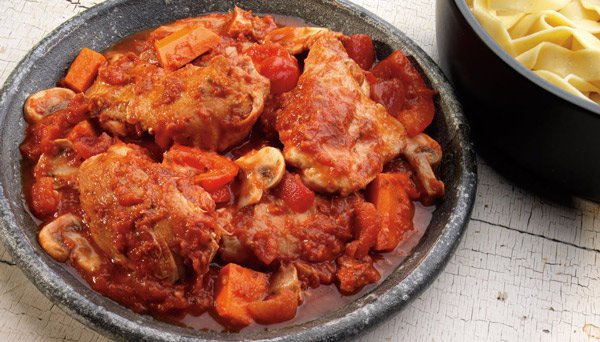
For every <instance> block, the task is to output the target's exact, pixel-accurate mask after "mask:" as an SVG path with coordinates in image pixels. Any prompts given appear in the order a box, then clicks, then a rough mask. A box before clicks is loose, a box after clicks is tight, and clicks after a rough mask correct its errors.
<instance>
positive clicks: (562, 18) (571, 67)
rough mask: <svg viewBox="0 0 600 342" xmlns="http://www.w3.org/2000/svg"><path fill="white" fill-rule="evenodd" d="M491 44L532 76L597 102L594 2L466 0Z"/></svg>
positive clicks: (599, 30) (599, 66) (599, 18)
mask: <svg viewBox="0 0 600 342" xmlns="http://www.w3.org/2000/svg"><path fill="white" fill-rule="evenodd" d="M466 2H467V5H469V8H470V9H471V11H472V12H473V14H474V15H475V17H476V18H477V20H478V21H479V22H480V23H481V25H482V26H483V28H484V29H485V30H486V31H487V32H488V33H489V34H490V35H491V36H492V38H494V39H495V40H496V42H497V43H498V44H499V45H500V46H501V47H502V48H503V49H504V50H506V51H507V52H508V53H509V54H510V55H512V56H513V57H514V58H515V59H516V60H517V61H519V62H520V63H522V64H523V65H524V66H525V67H527V68H528V69H530V70H532V71H533V72H534V73H535V74H537V75H538V76H540V77H541V78H543V79H545V80H546V81H548V82H550V83H552V84H554V85H555V86H557V87H559V88H562V89H564V90H566V91H568V92H570V93H573V94H575V95H577V96H580V97H583V98H586V99H589V100H591V101H593V102H595V103H597V104H600V0H466Z"/></svg>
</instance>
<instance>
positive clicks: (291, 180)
mask: <svg viewBox="0 0 600 342" xmlns="http://www.w3.org/2000/svg"><path fill="white" fill-rule="evenodd" d="M275 191H276V193H277V196H278V197H279V198H281V199H282V200H283V201H284V202H285V204H287V206H288V207H290V209H292V210H293V211H295V212H298V213H303V212H305V211H307V210H308V209H309V208H310V207H312V205H313V202H314V201H315V193H314V192H313V191H312V190H310V189H309V188H308V187H306V185H304V183H302V180H301V179H300V176H298V175H296V174H292V173H289V172H286V173H285V175H284V176H283V178H282V179H281V183H279V185H278V186H277V189H276V190H275Z"/></svg>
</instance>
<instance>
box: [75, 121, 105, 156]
mask: <svg viewBox="0 0 600 342" xmlns="http://www.w3.org/2000/svg"><path fill="white" fill-rule="evenodd" d="M67 139H68V140H69V141H70V142H71V143H72V144H73V150H74V151H75V153H76V154H77V157H78V158H80V159H82V160H83V159H88V158H90V157H92V156H95V155H96V154H99V153H102V152H106V150H108V148H109V147H110V145H111V144H112V139H111V138H110V136H108V135H107V134H106V133H102V134H101V135H100V136H97V135H96V131H95V130H94V128H93V127H92V125H91V124H90V122H89V121H87V120H84V121H81V122H80V123H78V124H77V125H75V127H73V129H71V131H70V132H69V134H67Z"/></svg>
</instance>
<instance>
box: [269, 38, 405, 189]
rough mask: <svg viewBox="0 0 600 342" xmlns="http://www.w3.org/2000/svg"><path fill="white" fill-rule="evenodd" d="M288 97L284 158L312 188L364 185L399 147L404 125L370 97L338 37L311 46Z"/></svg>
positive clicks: (281, 122)
mask: <svg viewBox="0 0 600 342" xmlns="http://www.w3.org/2000/svg"><path fill="white" fill-rule="evenodd" d="M287 95H288V96H287V97H286V98H285V100H284V101H283V105H282V109H281V110H280V112H279V113H278V115H277V125H276V128H277V131H278V132H279V138H280V140H281V142H282V143H283V144H284V146H285V147H284V150H283V152H284V156H285V158H286V161H287V162H289V163H290V164H291V165H294V166H296V167H298V168H300V169H301V171H302V178H303V180H304V181H305V183H306V185H307V186H309V187H310V188H312V189H314V190H317V191H323V192H329V193H335V192H339V193H340V194H341V195H343V196H345V195H348V194H350V193H352V192H354V191H356V190H359V189H362V188H364V187H365V186H366V185H367V184H369V183H370V182H371V181H372V180H373V179H374V178H375V176H376V175H377V173H379V172H381V170H382V168H383V165H384V163H385V162H387V161H389V160H391V159H392V158H394V157H395V156H396V155H398V153H399V151H400V150H401V149H402V145H403V141H404V136H405V130H404V127H403V126H402V124H401V123H400V122H399V121H397V120H396V119H395V118H393V117H392V116H390V115H389V114H388V113H387V111H386V110H385V108H384V107H383V106H382V105H380V104H378V103H376V102H374V101H373V100H371V99H370V98H369V84H368V82H367V80H366V77H365V75H364V73H363V71H362V70H361V69H360V67H359V66H358V64H356V62H354V61H353V60H352V59H351V58H349V57H348V54H347V53H346V51H345V50H344V46H343V45H342V43H341V42H340V41H339V40H338V39H337V38H336V37H333V36H324V37H322V38H319V39H318V40H317V41H316V42H315V43H314V44H312V46H311V47H310V52H309V54H308V57H307V58H306V60H305V62H304V72H303V74H302V76H301V77H300V80H299V81H298V86H297V87H296V88H294V90H292V91H291V92H290V93H289V94H287Z"/></svg>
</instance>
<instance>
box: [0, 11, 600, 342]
mask: <svg viewBox="0 0 600 342" xmlns="http://www.w3.org/2000/svg"><path fill="white" fill-rule="evenodd" d="M99 2H101V1H96V0H68V1H67V0H47V1H43V0H37V1H34V0H27V1H23V0H0V83H3V82H4V81H5V79H6V78H7V77H8V75H9V73H10V72H11V71H12V70H13V68H14V67H15V66H16V64H17V62H18V61H19V60H20V59H21V58H22V57H23V56H24V55H25V54H26V53H27V51H28V50H29V49H30V48H31V47H32V46H33V45H34V44H35V43H36V42H37V41H39V40H40V39H41V38H42V37H43V36H45V35H46V34H48V33H49V32H50V31H51V30H52V29H54V28H55V27H56V26H58V25H59V24H60V23H62V22H64V21H65V20H67V19H68V18H70V17H72V16H73V15H75V14H77V13H79V12H81V11H83V10H85V9H86V8H88V7H91V6H93V5H94V4H96V3H99ZM355 2H356V3H358V4H360V5H362V6H363V7H365V8H367V9H368V10H370V11H372V12H374V13H376V14H378V15H380V16H381V17H383V18H384V19H385V20H387V21H389V22H391V23H392V24H394V25H395V26H397V27H398V28H399V29H401V30H402V31H404V32H405V33H406V34H407V35H408V36H409V37H411V38H412V39H413V40H415V41H416V42H417V43H418V44H419V45H420V46H421V47H422V48H423V49H424V50H425V51H426V52H427V53H429V54H430V55H431V56H432V57H434V59H435V58H437V51H436V48H435V22H434V0H397V1H392V0H375V1H369V0H355ZM563 202H564V201H561V202H560V203H558V202H556V201H553V200H550V199H547V198H542V197H539V196H537V195H534V194H532V193H530V192H528V191H526V190H524V189H521V188H519V187H518V186H516V185H514V184H513V183H511V182H510V181H508V180H507V179H505V178H503V177H501V176H499V175H498V174H497V173H496V172H495V171H494V170H493V169H492V168H491V167H490V166H488V165H487V164H486V163H485V162H483V161H481V160H480V161H479V187H478V191H477V200H476V203H475V208H474V210H473V214H472V220H471V222H470V224H469V227H468V230H467V232H466V234H465V237H464V239H463V241H462V242H461V244H460V245H459V247H458V249H457V252H456V254H455V255H454V256H453V257H452V258H451V259H450V261H449V263H448V266H447V267H446V269H445V270H444V272H443V273H442V274H441V275H440V276H439V277H438V278H437V279H436V280H435V281H434V282H433V284H432V285H431V286H430V287H429V289H428V290H427V291H426V292H424V293H423V294H422V295H421V296H420V297H418V298H416V299H415V300H414V301H413V302H412V303H411V304H410V305H409V306H408V307H407V308H406V309H405V310H403V311H402V312H400V313H398V314H396V315H395V316H394V317H390V319H389V320H387V321H386V322H384V323H383V324H381V325H379V326H378V327H376V328H375V329H373V330H372V331H369V332H366V333H365V334H364V335H362V336H360V337H358V338H356V340H360V341H401V340H406V341H441V340H445V341H465V340H468V341H480V340H492V341H504V340H506V341H538V340H541V341H589V340H598V339H600V328H599V327H600V206H599V205H597V204H593V203H590V202H586V201H583V200H579V199H572V200H570V201H568V202H567V203H566V204H565V203H563ZM0 340H1V341H36V340H44V341H48V340H50V341H54V340H56V341H58V340H77V341H104V340H106V339H105V338H104V337H102V336H100V335H98V334H97V333H95V332H94V331H92V330H91V329H89V328H87V327H85V326H84V325H83V324H81V323H79V322H78V321H76V320H74V319H73V318H71V317H69V316H68V315H67V314H65V313H64V312H63V311H62V310H60V309H59V308H58V307H56V306H54V305H53V304H52V303H51V302H50V301H49V300H48V299H46V298H45V297H44V296H43V295H42V294H41V293H40V292H39V291H38V290H37V289H36V288H35V287H34V286H33V285H32V284H31V283H30V282H29V281H28V280H27V279H26V278H25V276H24V275H23V274H22V273H21V271H20V270H19V269H18V268H17V267H16V266H14V264H13V262H12V260H10V257H9V256H8V254H7V253H6V251H5V250H4V248H3V247H2V246H0Z"/></svg>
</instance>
